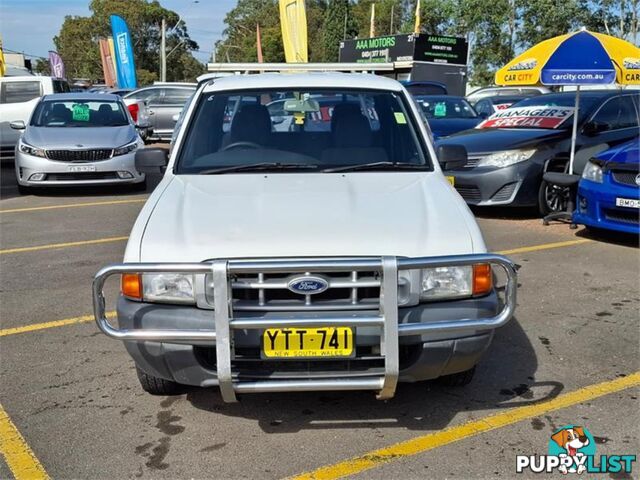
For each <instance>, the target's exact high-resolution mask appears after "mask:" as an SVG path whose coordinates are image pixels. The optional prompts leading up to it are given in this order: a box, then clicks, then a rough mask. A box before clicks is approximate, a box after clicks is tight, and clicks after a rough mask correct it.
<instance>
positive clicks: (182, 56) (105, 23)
mask: <svg viewBox="0 0 640 480" xmlns="http://www.w3.org/2000/svg"><path fill="white" fill-rule="evenodd" d="M89 10H90V11H91V16H89V17H79V16H67V17H65V20H64V23H63V24H62V28H61V29H60V33H59V34H58V35H57V36H56V37H55V38H54V43H55V45H56V48H57V50H58V53H59V54H60V56H61V57H62V59H63V60H64V62H65V66H66V70H67V75H68V76H70V77H72V78H89V79H99V78H102V63H101V61H100V50H99V48H98V39H99V38H104V37H107V36H110V35H111V24H110V21H109V17H110V15H112V14H116V15H120V16H121V17H122V18H124V19H125V21H126V22H127V24H128V26H129V30H130V32H131V41H132V45H133V51H134V58H135V62H136V68H137V73H138V76H139V79H138V82H139V83H140V84H141V85H143V84H145V83H147V82H151V81H153V80H154V79H156V78H157V72H158V71H159V64H160V55H159V51H160V36H161V33H160V32H161V25H162V19H163V18H164V19H165V21H166V24H167V29H168V30H169V29H170V30H169V32H168V34H167V52H170V51H171V50H173V49H174V48H175V50H174V52H173V53H171V55H170V56H169V57H168V59H167V80H169V81H180V80H193V79H194V78H195V77H196V76H197V75H200V74H201V73H202V72H203V71H204V66H203V65H202V64H201V63H200V62H198V61H197V60H196V59H195V58H193V55H191V52H192V51H193V50H197V49H198V44H197V43H196V42H194V41H193V40H191V38H190V37H189V34H188V32H187V27H186V25H185V24H184V22H179V23H178V21H179V16H178V14H177V13H176V12H174V11H172V10H168V9H166V8H164V7H162V6H161V5H160V3H159V2H158V1H157V0H153V1H147V0H91V3H90V4H89Z"/></svg>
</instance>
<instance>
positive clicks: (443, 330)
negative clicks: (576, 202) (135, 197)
mask: <svg viewBox="0 0 640 480" xmlns="http://www.w3.org/2000/svg"><path fill="white" fill-rule="evenodd" d="M475 263H491V264H492V265H494V266H499V267H501V268H502V269H503V270H504V271H505V273H506V278H507V284H506V287H505V298H504V302H498V300H497V297H496V295H495V294H492V295H490V296H488V297H483V298H478V299H470V300H462V301H456V302H441V303H432V304H423V305H420V306H417V307H413V308H398V271H399V270H413V269H419V268H427V267H438V266H456V265H472V264H475ZM371 269H374V270H377V271H378V272H379V273H380V278H381V279H380V288H381V294H380V304H379V309H378V310H376V311H358V312H354V311H349V312H323V311H315V312H305V313H304V314H303V313H301V312H268V313H265V312H260V313H256V312H250V313H247V312H243V314H242V316H241V317H238V316H236V315H235V314H236V313H239V312H234V311H233V308H232V307H231V306H230V301H229V299H230V295H229V285H230V281H229V278H230V276H231V275H233V274H238V273H254V272H265V271H267V272H268V271H272V272H287V273H304V272H320V271H324V272H326V271H334V272H338V271H354V270H355V271H359V270H360V271H365V270H371ZM129 272H140V273H144V272H192V273H196V274H212V278H213V282H214V289H213V291H214V310H213V311H212V310H198V309H196V308H193V307H178V306H167V305H164V306H162V305H157V304H153V305H152V304H145V303H137V302H131V301H127V300H121V301H120V302H119V307H118V321H119V328H115V327H113V326H111V325H110V324H109V322H108V320H107V318H106V314H105V300H104V294H103V286H104V282H105V280H106V279H107V278H108V277H109V276H111V275H116V274H122V273H129ZM516 281H517V278H516V267H515V265H514V264H513V263H512V262H511V261H510V260H509V259H507V258H505V257H502V256H499V255H490V254H479V255H460V256H450V257H428V258H396V257H382V258H379V257H377V258H376V257H374V258H355V259H321V260H287V259H283V260H215V261H213V262H206V263H198V264H121V265H113V266H108V267H105V268H104V269H102V270H101V271H99V272H98V273H97V274H96V277H95V279H94V283H93V302H94V313H95V317H96V322H97V323H98V326H99V328H100V329H101V330H102V331H103V332H104V333H106V334H107V335H108V336H110V337H112V338H116V339H120V340H124V341H125V345H126V346H127V349H128V350H129V352H130V354H131V355H132V356H133V357H134V359H135V360H136V363H138V365H140V366H141V367H142V368H143V369H144V370H146V371H147V372H148V373H150V374H151V375H154V376H159V377H162V378H168V379H171V380H175V381H177V382H179V383H186V384H195V385H201V386H210V385H218V386H219V387H220V390H221V393H222V397H223V399H224V400H225V401H229V402H232V401H235V398H236V397H235V394H236V393H249V392H276V391H306V390H362V389H364V390H376V391H378V397H379V398H383V399H384V398H391V397H392V396H393V395H394V393H395V388H396V384H397V381H398V379H399V377H400V375H401V374H402V377H400V379H401V380H404V381H416V380H423V379H428V378H434V377H437V376H439V375H443V374H447V373H455V372H457V371H462V370H465V369H466V368H471V366H473V365H474V364H475V363H476V362H477V360H478V358H479V357H480V355H481V354H482V352H483V351H484V350H485V349H486V348H487V346H488V345H489V343H490V341H491V337H492V334H493V331H494V330H495V329H496V328H498V327H500V326H502V325H504V324H505V323H507V322H508V321H509V319H510V318H511V316H512V315H513V312H514V310H515V305H516V284H517V282H516ZM499 303H502V306H501V308H500V311H498V310H499ZM132 304H133V305H132ZM176 325H180V327H181V328H180V329H175V327H176ZM326 326H332V327H333V326H349V327H354V328H355V329H356V341H357V344H356V347H357V348H358V347H376V349H377V352H379V358H378V360H379V361H380V365H379V366H378V368H377V369H376V368H374V369H373V370H371V369H365V370H364V371H360V372H356V374H355V375H353V374H351V373H349V372H350V369H348V373H345V371H344V369H340V370H333V371H321V372H317V371H316V372H315V373H314V374H312V373H310V371H309V369H307V370H306V371H304V373H298V374H297V376H296V375H294V376H291V375H286V374H285V375H278V374H277V373H275V372H270V373H269V372H268V373H266V374H263V375H262V376H261V375H259V374H257V373H256V372H253V374H252V372H251V371H249V372H243V370H242V366H241V365H239V363H238V362H237V361H235V358H234V351H235V349H241V348H243V347H245V346H249V347H251V346H253V347H255V345H256V344H258V345H259V331H261V330H264V329H265V328H293V327H326ZM412 345H413V346H414V347H413V349H412V348H411V346H412ZM415 346H417V347H415ZM203 349H205V350H203ZM412 352H413V353H412ZM203 355H204V357H205V360H203ZM411 355H413V356H414V357H415V358H413V360H411V361H407V356H411ZM207 358H208V360H206V359H207ZM401 359H402V360H403V362H402V363H403V364H402V367H403V368H402V371H401ZM313 363H315V364H316V365H317V364H318V363H319V362H313ZM324 365H326V366H327V369H329V368H330V367H331V366H332V364H331V362H330V361H326V362H323V367H324Z"/></svg>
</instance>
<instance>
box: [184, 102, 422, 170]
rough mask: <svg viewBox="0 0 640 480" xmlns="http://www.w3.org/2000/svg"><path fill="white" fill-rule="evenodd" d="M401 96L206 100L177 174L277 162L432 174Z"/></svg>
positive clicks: (195, 116) (199, 108)
mask: <svg viewBox="0 0 640 480" xmlns="http://www.w3.org/2000/svg"><path fill="white" fill-rule="evenodd" d="M427 156H428V153H426V151H425V150H424V149H423V148H422V145H421V144H420V140H419V136H418V134H417V132H416V130H415V125H414V123H413V117H412V116H411V115H410V114H409V113H408V110H407V109H406V108H405V102H404V101H403V100H402V96H401V95H400V94H397V93H395V92H386V91H378V90H376V91H366V90H363V91H346V90H345V91H342V90H340V91H336V90H327V89H318V90H294V89H291V90H278V91H274V90H263V91H250V92H242V93H206V94H203V95H202V96H201V97H200V99H199V101H198V105H197V107H196V111H195V112H194V114H193V116H192V117H191V121H190V125H189V126H188V130H187V132H186V137H185V139H184V141H183V142H182V146H181V149H180V153H179V156H178V161H177V165H176V173H198V172H200V171H203V170H207V169H211V168H217V167H223V166H224V167H228V166H237V165H244V164H253V163H256V162H270V161H273V162H276V163H295V164H300V163H302V164H304V165H307V166H309V167H312V168H318V169H320V168H328V167H337V166H341V165H342V166H344V165H358V164H361V163H371V162H400V163H411V164H415V165H418V166H420V165H423V166H425V168H430V165H431V163H430V161H429V160H428V158H427Z"/></svg>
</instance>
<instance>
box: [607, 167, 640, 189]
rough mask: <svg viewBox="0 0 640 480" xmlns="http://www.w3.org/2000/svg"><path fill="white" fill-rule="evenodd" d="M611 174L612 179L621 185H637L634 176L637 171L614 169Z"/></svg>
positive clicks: (636, 174)
mask: <svg viewBox="0 0 640 480" xmlns="http://www.w3.org/2000/svg"><path fill="white" fill-rule="evenodd" d="M611 173H612V175H613V180H614V181H615V182H617V183H621V184H623V185H632V186H634V187H637V186H639V185H638V184H637V183H636V177H637V176H638V172H633V171H628V170H627V171H625V170H614V171H613V172H611Z"/></svg>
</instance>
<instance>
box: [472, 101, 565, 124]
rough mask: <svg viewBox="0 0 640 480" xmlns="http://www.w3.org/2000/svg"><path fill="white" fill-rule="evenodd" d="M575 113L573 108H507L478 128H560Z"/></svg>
mask: <svg viewBox="0 0 640 480" xmlns="http://www.w3.org/2000/svg"><path fill="white" fill-rule="evenodd" d="M573 111H574V108H573V107H540V106H537V107H535V106H533V107H514V108H507V109H505V110H500V111H498V112H496V113H494V114H493V115H491V116H490V117H489V118H487V119H486V120H485V121H484V122H482V123H481V124H479V125H478V126H477V127H476V128H513V127H518V128H558V127H559V126H560V125H562V123H563V122H564V121H565V120H566V119H567V118H569V117H570V116H571V115H572V114H573Z"/></svg>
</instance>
